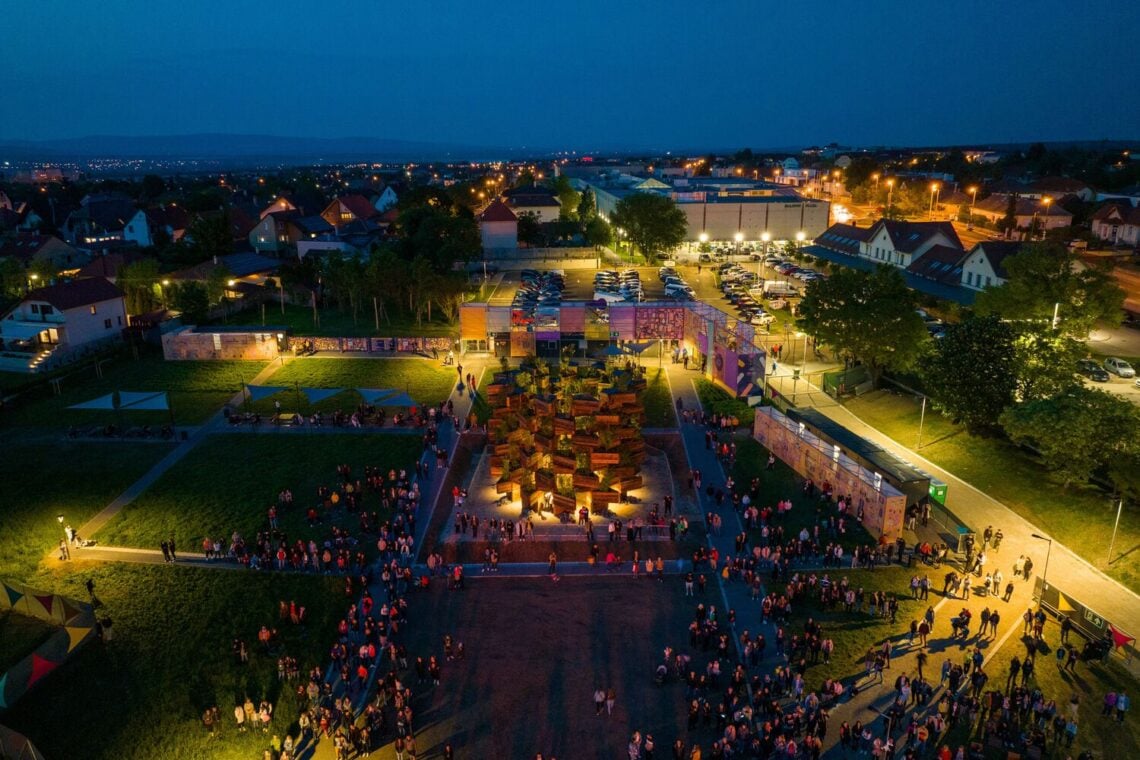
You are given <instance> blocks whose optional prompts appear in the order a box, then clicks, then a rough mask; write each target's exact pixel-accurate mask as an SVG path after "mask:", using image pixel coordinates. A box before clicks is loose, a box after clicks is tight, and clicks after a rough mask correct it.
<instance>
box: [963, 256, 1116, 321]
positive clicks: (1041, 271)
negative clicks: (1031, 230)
mask: <svg viewBox="0 0 1140 760" xmlns="http://www.w3.org/2000/svg"><path fill="white" fill-rule="evenodd" d="M1005 270H1006V273H1007V274H1008V277H1007V278H1006V282H1005V283H1004V284H1003V285H1000V286H998V287H996V288H987V289H986V290H983V291H982V292H981V293H979V294H978V298H977V302H976V304H975V308H976V309H977V311H978V313H979V314H996V315H998V316H1001V317H1003V318H1005V319H1010V320H1026V321H1030V322H1035V323H1037V324H1041V325H1051V324H1052V320H1053V314H1054V311H1055V312H1056V314H1057V330H1058V331H1059V332H1060V333H1061V334H1063V335H1069V336H1072V337H1074V338H1077V339H1078V340H1084V339H1086V338H1087V337H1088V334H1089V331H1090V330H1092V329H1093V327H1095V326H1096V324H1097V323H1098V322H1099V323H1105V324H1108V325H1110V326H1113V327H1116V326H1118V325H1119V324H1120V321H1121V318H1122V317H1123V314H1124V291H1123V290H1121V289H1120V287H1119V286H1118V285H1117V284H1116V280H1115V279H1114V278H1113V276H1112V273H1111V271H1110V270H1109V268H1108V266H1097V265H1087V264H1084V265H1082V264H1079V263H1078V261H1077V257H1076V256H1075V255H1074V254H1073V253H1072V252H1071V251H1069V249H1068V248H1067V247H1066V246H1065V245H1063V244H1062V243H1059V242H1056V241H1042V242H1040V243H1029V244H1027V245H1025V246H1023V247H1022V248H1021V250H1020V251H1019V252H1018V253H1016V254H1014V255H1013V256H1010V257H1009V258H1007V259H1006V260H1005Z"/></svg>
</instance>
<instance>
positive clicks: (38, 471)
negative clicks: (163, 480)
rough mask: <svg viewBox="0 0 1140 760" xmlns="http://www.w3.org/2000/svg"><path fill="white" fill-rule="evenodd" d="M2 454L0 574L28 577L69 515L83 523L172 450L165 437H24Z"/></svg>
mask: <svg viewBox="0 0 1140 760" xmlns="http://www.w3.org/2000/svg"><path fill="white" fill-rule="evenodd" d="M3 448H4V456H3V457H0V482H2V483H4V486H3V488H0V536H3V537H4V551H3V552H0V578H13V579H17V580H27V579H29V578H30V577H31V576H32V575H33V574H34V573H35V571H36V568H37V566H38V565H39V564H40V562H41V561H42V560H43V558H44V556H45V555H46V554H47V553H48V552H49V551H51V550H52V549H53V547H55V546H56V545H58V544H59V540H60V539H61V538H63V529H62V527H61V526H60V524H59V521H58V520H57V519H56V518H57V516H58V515H63V516H64V519H65V520H66V521H67V522H68V523H70V524H71V525H72V526H75V527H78V526H80V525H82V524H83V523H84V522H86V521H87V520H88V519H89V518H91V517H92V516H93V515H94V514H95V513H96V512H98V511H100V510H101V509H103V507H105V506H107V504H108V503H109V502H111V501H112V500H113V499H114V498H115V497H116V496H118V495H119V494H120V493H122V491H123V490H125V489H126V488H127V486H129V485H130V484H131V483H133V482H134V481H136V480H138V479H139V478H140V477H142V475H143V474H145V473H146V471H147V470H149V469H150V468H151V466H153V465H154V464H155V463H156V462H158V461H159V460H160V459H162V457H164V456H165V455H166V454H167V453H169V452H170V450H171V446H169V445H167V444H160V443H120V442H117V441H109V442H106V443H78V442H72V441H62V440H59V441H57V440H53V441H51V442H24V441H19V440H17V439H15V438H14V436H13V435H12V434H9V436H7V437H6V439H5V440H4V444H3Z"/></svg>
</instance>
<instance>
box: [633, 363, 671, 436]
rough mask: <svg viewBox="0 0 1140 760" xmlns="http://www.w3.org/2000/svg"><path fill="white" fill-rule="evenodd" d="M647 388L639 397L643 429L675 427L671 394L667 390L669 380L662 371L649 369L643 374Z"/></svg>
mask: <svg viewBox="0 0 1140 760" xmlns="http://www.w3.org/2000/svg"><path fill="white" fill-rule="evenodd" d="M645 376H646V381H647V387H646V389H645V392H644V393H642V395H641V403H642V404H643V406H644V407H645V427H653V428H662V427H676V426H677V416H676V413H675V412H674V411H673V403H674V402H673V394H672V393H671V392H670V390H669V379H668V378H667V377H666V376H665V370H663V369H649V370H646V372H645Z"/></svg>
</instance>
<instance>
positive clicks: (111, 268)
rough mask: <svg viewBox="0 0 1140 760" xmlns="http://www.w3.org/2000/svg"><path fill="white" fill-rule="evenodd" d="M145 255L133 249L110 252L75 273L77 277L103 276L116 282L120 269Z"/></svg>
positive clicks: (94, 259) (97, 257)
mask: <svg viewBox="0 0 1140 760" xmlns="http://www.w3.org/2000/svg"><path fill="white" fill-rule="evenodd" d="M142 258H143V256H142V255H141V254H139V253H135V252H133V251H120V252H117V253H108V254H107V255H105V256H96V257H95V258H93V259H91V261H90V262H88V263H87V264H85V265H84V266H82V267H80V268H79V271H78V272H76V273H75V276H76V277H77V278H81V277H102V278H105V279H107V280H110V281H111V282H116V281H117V280H118V279H119V270H121V269H122V268H123V267H125V266H127V265H128V264H133V263H135V262H136V261H138V260H140V259H142Z"/></svg>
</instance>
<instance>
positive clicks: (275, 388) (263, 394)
mask: <svg viewBox="0 0 1140 760" xmlns="http://www.w3.org/2000/svg"><path fill="white" fill-rule="evenodd" d="M245 387H246V390H248V391H249V400H250V401H260V400H261V399H263V398H269V397H270V396H272V395H273V394H274V393H280V392H281V391H287V390H289V388H288V387H286V386H284V385H247V386H245Z"/></svg>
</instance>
